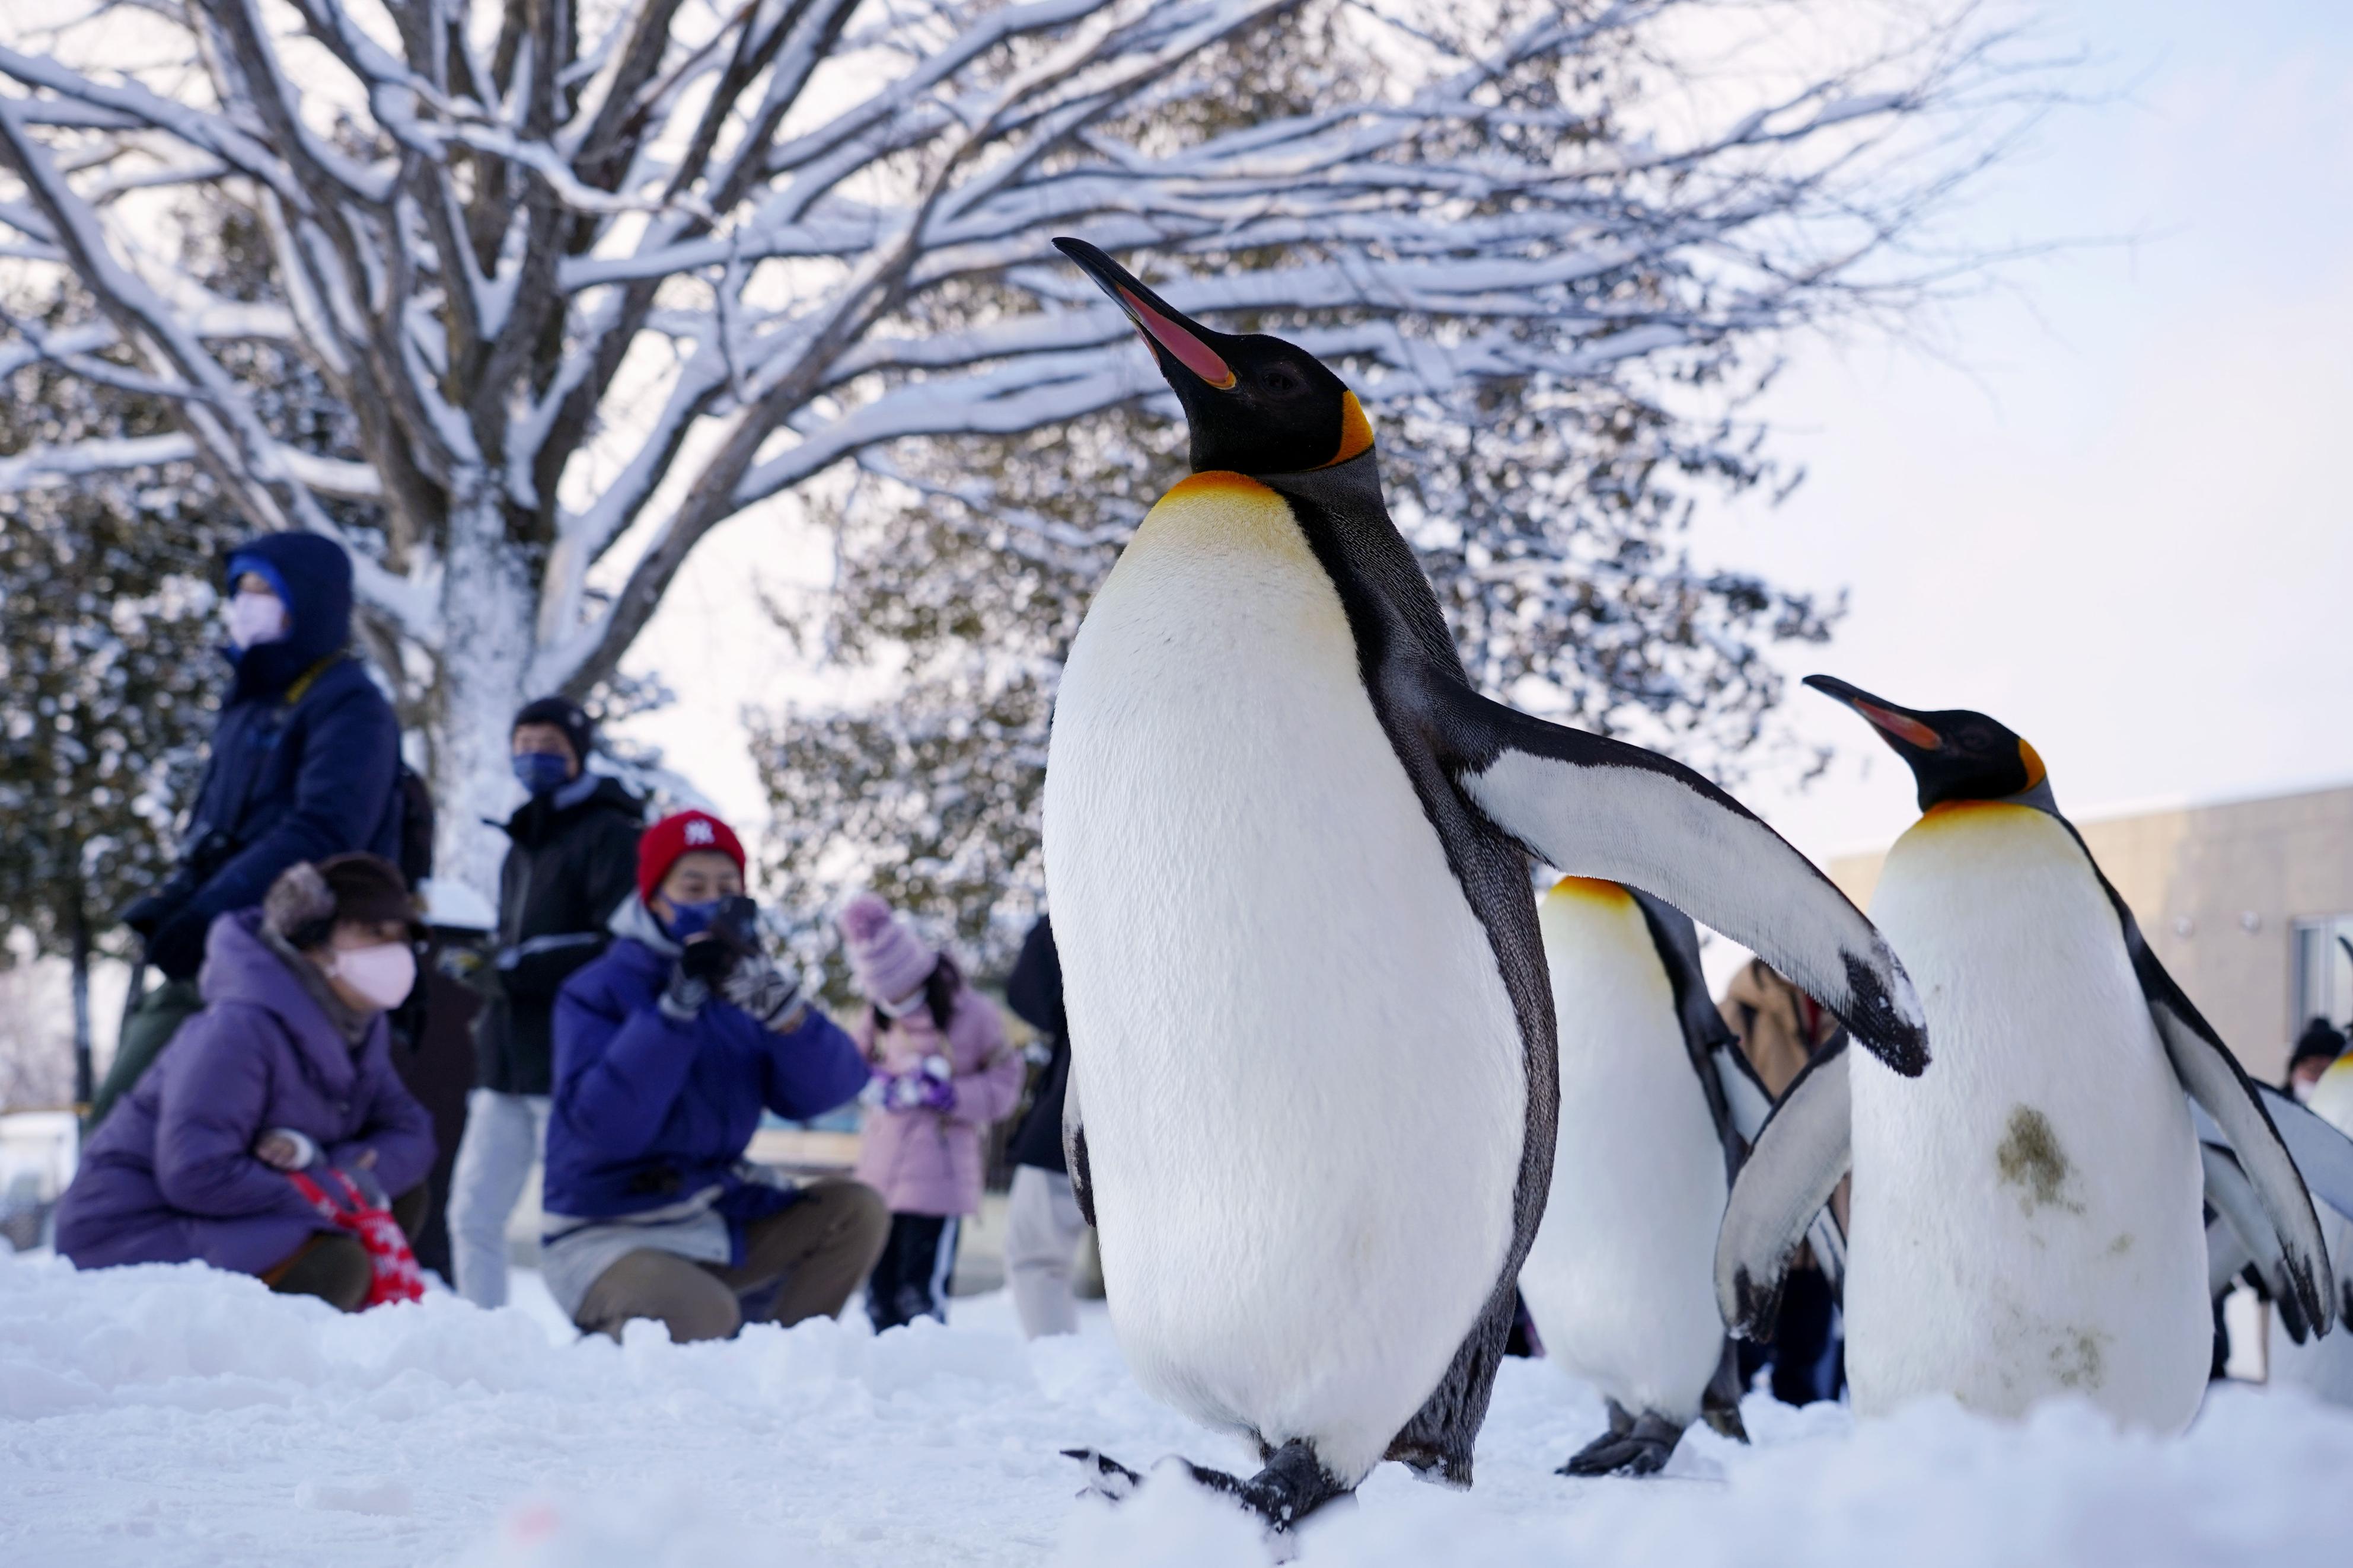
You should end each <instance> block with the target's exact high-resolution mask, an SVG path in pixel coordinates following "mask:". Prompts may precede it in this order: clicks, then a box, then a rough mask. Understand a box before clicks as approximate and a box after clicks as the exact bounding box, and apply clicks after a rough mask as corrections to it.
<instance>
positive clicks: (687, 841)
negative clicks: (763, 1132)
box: [540, 811, 889, 1343]
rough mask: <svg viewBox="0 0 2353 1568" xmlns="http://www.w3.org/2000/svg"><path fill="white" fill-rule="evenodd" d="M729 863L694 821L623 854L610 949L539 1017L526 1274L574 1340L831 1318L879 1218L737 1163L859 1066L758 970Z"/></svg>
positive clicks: (834, 1191)
mask: <svg viewBox="0 0 2353 1568" xmlns="http://www.w3.org/2000/svg"><path fill="white" fill-rule="evenodd" d="M743 893H744V847H743V845H742V844H741V843H740V842H739V841H738V840H737V839H736V837H735V835H734V834H733V832H731V831H730V830H729V829H728V826H727V825H726V824H725V823H723V822H721V821H720V820H719V819H718V818H717V817H714V816H710V815H709V814H707V813H704V812H700V811H687V812H681V813H679V814H677V815H676V816H668V817H664V818H663V819H662V820H661V821H659V822H657V823H656V824H654V825H653V826H651V827H649V828H648V829H646V831H645V834H644V836H643V837H641V838H640V839H639V840H638V892H637V896H636V897H634V898H631V899H628V900H624V901H623V902H622V904H621V907H620V909H619V910H617V911H616V912H615V913H614V916H613V919H612V922H611V924H612V931H613V933H614V938H615V940H614V942H613V945H612V946H611V947H609V948H607V950H606V952H605V955H604V956H603V957H601V958H599V959H596V961H594V962H593V963H588V964H586V965H584V966H583V967H581V968H580V969H577V970H575V971H574V972H573V973H572V976H571V978H570V979H568V980H566V981H565V983H564V988H563V989H562V990H561V991H560V992H558V993H557V994H556V1000H555V1084H554V1089H555V1092H554V1105H553V1107H552V1110H551V1112H550V1114H549V1117H548V1122H547V1183H546V1193H545V1200H544V1205H543V1206H544V1210H545V1215H546V1226H547V1228H546V1230H545V1231H544V1232H543V1235H542V1237H541V1247H540V1267H541V1270H542V1276H543V1279H545V1281H546V1284H547V1289H548V1293H549V1294H550V1295H551V1296H553V1297H554V1299H555V1303H556V1305H557V1306H559V1307H561V1308H563V1309H564V1310H565V1312H567V1313H569V1314H570V1316H571V1318H572V1321H574V1322H575V1323H576V1324H578V1325H579V1326H580V1327H581V1328H583V1329H586V1330H588V1331H592V1332H601V1333H607V1334H610V1335H613V1336H614V1337H616V1338H618V1337H619V1335H620V1333H621V1330H622V1327H623V1325H624V1324H626V1323H628V1322H629V1321H631V1320H633V1319H639V1318H650V1319H654V1320H657V1321H660V1322H661V1323H663V1324H664V1325H666V1326H667V1327H668V1328H669V1330H670V1338H671V1339H672V1340H673V1341H675V1342H681V1343H683V1342H688V1341H692V1340H712V1339H724V1338H727V1337H729V1336H731V1335H733V1333H734V1332H735V1331H737V1330H738V1329H740V1328H741V1327H743V1325H744V1323H745V1322H757V1321H769V1322H777V1323H786V1324H790V1323H795V1322H798V1321H801V1320H802V1319H805V1318H811V1317H819V1316H824V1317H831V1316H832V1315H834V1314H835V1313H837V1312H839V1311H840V1310H841V1308H842V1304H843V1303H844V1302H845V1301H847V1300H849V1293H850V1292H851V1291H852V1290H854V1289H857V1286H858V1282H859V1281H860V1279H864V1278H865V1276H866V1271H867V1270H868V1269H869V1268H871V1267H873V1264H874V1258H875V1255H876V1254H877V1253H878V1252H879V1251H881V1246H882V1238H883V1236H884V1233H885V1231H886V1230H887V1229H888V1226H889V1218H888V1215H886V1214H885V1212H884V1210H883V1207H882V1201H881V1199H880V1198H879V1197H877V1196H876V1195H875V1194H874V1193H873V1192H872V1191H871V1189H869V1188H866V1187H864V1186H861V1185H860V1184H858V1183H856V1182H845V1181H820V1182H812V1183H810V1184H807V1186H796V1185H794V1184H791V1183H789V1182H786V1181H783V1180H781V1179H779V1178H777V1177H776V1176H775V1175H774V1174H773V1173H770V1172H767V1171H765V1170H764V1169H762V1168H761V1167H758V1166H755V1165H753V1164H750V1163H747V1162H746V1161H745V1160H744V1151H745V1149H746V1147H747V1146H748V1145H749V1144H750V1142H751V1141H752V1134H753V1132H754V1131H755V1130H757V1128H758V1127H759V1124H760V1114H761V1112H762V1111H763V1110H774V1111H775V1112H776V1113H777V1114H778V1115H780V1116H787V1117H794V1118H798V1119H807V1118H808V1117H812V1116H819V1115H822V1114H824V1113H825V1112H826V1111H828V1110H832V1109H833V1108H834V1107H836V1106H838V1105H841V1104H843V1103H845V1102H847V1101H848V1100H850V1099H852V1098H853V1097H855V1096H856V1095H857V1093H858V1091H859V1089H860V1088H861V1087H862V1086H863V1085H864V1084H865V1082H866V1068H865V1064H864V1063H863V1062H862V1061H861V1060H860V1058H859V1055H858V1047H856V1046H855V1045H853V1044H851V1043H850V1040H849V1036H847V1035H845V1034H844V1033H842V1031H841V1030H840V1029H839V1027H837V1026H835V1025H834V1023H833V1021H832V1020H831V1019H829V1018H828V1017H826V1016H825V1015H824V1014H822V1013H820V1012H818V1010H817V1009H816V1008H814V1007H812V1006H810V1005H808V1004H807V1001H806V1000H805V999H804V998H803V997H802V995H801V994H800V988H799V986H798V985H797V984H796V983H795V982H793V981H792V980H790V979H788V978H787V977H786V976H785V975H784V974H783V973H780V972H779V971H778V970H777V968H776V965H775V963H772V962H771V961H770V960H769V959H768V958H766V957H765V955H764V954H762V953H761V952H760V951H759V948H758V943H757V942H756V940H755V935H754V928H753V921H752V918H751V917H752V916H753V914H754V909H753V906H752V903H751V900H748V899H746V898H744V896H743Z"/></svg>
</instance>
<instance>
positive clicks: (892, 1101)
mask: <svg viewBox="0 0 2353 1568" xmlns="http://www.w3.org/2000/svg"><path fill="white" fill-rule="evenodd" d="M840 925H841V934H842V938H843V943H844V946H845V947H846V948H847V950H848V952H849V967H850V972H851V973H852V974H853V975H854V976H855V977H856V979H857V982H858V987H859V989H860V991H861V992H863V993H864V994H865V995H866V997H867V1000H868V1001H869V1002H871V1004H872V1005H871V1006H870V1007H869V1008H868V1009H867V1010H866V1012H865V1014H864V1015H863V1016H860V1019H859V1020H858V1024H857V1026H856V1028H855V1030H854V1031H853V1033H854V1034H855V1035H856V1037H857V1039H858V1046H859V1049H860V1050H861V1051H862V1052H864V1053H865V1056H866V1060H867V1063H868V1065H869V1067H870V1068H871V1071H872V1074H873V1077H872V1078H871V1079H870V1080H869V1082H868V1084H867V1089H866V1095H865V1099H866V1106H867V1110H866V1120H865V1124H864V1127H863V1129H862V1135H861V1138H860V1148H859V1155H858V1179H859V1180H860V1181H861V1182H863V1183H865V1184H867V1185H868V1186H871V1187H872V1188H873V1189H874V1190H875V1191H877V1192H879V1193H881V1194H882V1201H883V1202H884V1203H886V1204H888V1205H890V1206H891V1237H890V1240H889V1241H888V1242H886V1243H885V1244H884V1246H883V1248H882V1257H881V1260H880V1261H878V1262H877V1263H876V1264H875V1265H874V1272H873V1274H872V1276H871V1278H870V1279H868V1281H867V1286H866V1313H867V1316H869V1317H870V1318H871V1319H873V1320H874V1327H875V1328H876V1329H877V1330H878V1331H880V1330H882V1329H892V1328H897V1327H899V1326H900V1325H902V1324H904V1323H911V1322H913V1321H915V1320H916V1319H917V1318H926V1317H928V1318H936V1319H938V1320H939V1321H942V1322H945V1321H947V1284H948V1273H949V1270H950V1269H951V1268H954V1267H955V1248H956V1231H957V1228H958V1221H959V1220H960V1219H961V1218H962V1217H963V1216H964V1215H969V1214H975V1213H977V1212H978V1211H979V1208H980V1179H981V1152H980V1135H981V1131H982V1130H983V1129H985V1128H987V1126H988V1124H989V1123H991V1122H993V1121H997V1120H999V1119H1000V1118H1002V1117H1005V1116H1008V1115H1009V1114H1011V1112H1012V1110H1013V1104H1014V1101H1015V1100H1018V1099H1019V1098H1020V1095H1021V1057H1020V1054H1019V1053H1018V1052H1017V1051H1015V1050H1013V1049H1012V1048H1011V1047H1008V1045H1007V1044H1006V1040H1005V1025H1004V1021H1003V1020H1002V1019H1000V1018H999V1017H998V1016H997V1008H996V1005H994V1004H992V1003H991V1002H990V1001H989V1000H988V998H987V997H986V996H983V995H982V994H980V993H979V992H977V991H976V990H974V989H973V987H972V985H971V984H970V983H969V982H967V981H966V980H965V977H964V973H963V971H961V970H960V969H958V968H957V967H956V963H955V960H954V959H952V958H950V957H949V956H948V955H947V954H946V953H944V952H935V951H934V950H933V949H932V948H930V947H927V946H925V945H924V944H923V942H921V941H920V940H919V939H918V938H917V937H916V936H915V934H914V932H913V931H910V930H909V929H908V928H907V924H906V922H905V921H902V920H901V919H899V918H898V916H896V915H894V914H892V912H891V906H890V905H889V904H887V903H885V902H884V901H883V900H881V899H880V898H877V897H876V896H875V895H873V894H872V893H861V894H860V895H859V896H858V897H857V898H855V899H852V900H850V901H849V904H848V905H847V906H846V907H845V908H844V909H843V910H842V911H841V920H840Z"/></svg>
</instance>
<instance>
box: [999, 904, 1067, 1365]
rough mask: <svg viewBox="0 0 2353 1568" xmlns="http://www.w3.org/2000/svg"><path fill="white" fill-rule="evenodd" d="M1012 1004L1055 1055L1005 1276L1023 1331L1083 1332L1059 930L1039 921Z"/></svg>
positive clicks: (1016, 1153)
mask: <svg viewBox="0 0 2353 1568" xmlns="http://www.w3.org/2000/svg"><path fill="white" fill-rule="evenodd" d="M1005 1000H1006V1002H1007V1004H1008V1005H1010V1006H1011V1007H1012V1009H1013V1010H1014V1012H1016V1013H1018V1015H1020V1016H1021V1019H1022V1021H1023V1022H1025V1023H1027V1024H1028V1025H1029V1026H1030V1027H1031V1028H1033V1029H1035V1030H1037V1031H1038V1032H1039V1034H1040V1035H1042V1036H1044V1037H1045V1038H1046V1041H1047V1044H1048V1046H1049V1047H1050V1048H1051V1049H1052V1051H1053V1055H1052V1056H1051V1057H1050V1058H1048V1060H1047V1063H1046V1070H1045V1071H1044V1072H1043V1073H1042V1074H1040V1075H1039V1079H1038V1093H1037V1096H1036V1098H1035V1099H1033V1100H1031V1101H1030V1103H1029V1114H1028V1115H1026V1116H1024V1117H1023V1118H1022V1119H1021V1125H1020V1126H1019V1127H1018V1128H1017V1129H1016V1130H1015V1131H1014V1133H1013V1142H1012V1144H1011V1145H1010V1147H1009V1148H1008V1153H1009V1154H1010V1155H1011V1156H1012V1159H1013V1166H1014V1169H1013V1194H1012V1199H1011V1203H1010V1206H1009V1210H1008V1215H1007V1229H1006V1237H1005V1272H1006V1277H1007V1279H1008V1281H1009V1282H1010V1283H1011V1285H1012V1287H1013V1307H1014V1310H1015V1311H1016V1312H1018V1313H1019V1314H1020V1318H1021V1331H1022V1332H1023V1333H1024V1334H1026V1335H1028V1336H1029V1338H1031V1339H1033V1340H1034V1339H1036V1338H1038V1337H1039V1335H1041V1334H1074V1333H1077V1332H1078V1331H1079V1304H1078V1299H1077V1297H1076V1296H1074V1295H1073V1294H1072V1293H1071V1255H1072V1254H1073V1253H1074V1252H1076V1251H1077V1249H1078V1245H1079V1241H1080V1239H1081V1238H1082V1237H1084V1236H1085V1235H1086V1230H1087V1222H1086V1219H1085V1216H1083V1215H1081V1214H1080V1213H1079V1200H1078V1196H1077V1194H1075V1193H1074V1192H1073V1191H1072V1190H1071V1173H1070V1167H1069V1165H1068V1164H1067V1163H1065V1162H1064V1158H1063V1154H1062V1096H1063V1094H1064V1092H1065V1090H1066V1089H1067V1088H1068V1086H1069V1083H1070V1077H1071V1024H1070V1019H1069V1017H1068V1016H1066V1015H1065V1014H1064V1013H1063V1011H1062V961H1061V957H1060V954H1058V953H1057V952H1055V951H1054V929H1053V927H1052V925H1051V924H1050V923H1049V921H1048V920H1047V917H1045V916H1043V915H1040V916H1039V917H1038V923H1037V924H1036V925H1034V926H1031V927H1030V928H1029V935H1028V936H1027V937H1025V938H1024V939H1023V940H1022V942H1021V956H1020V957H1019V958H1018V959H1016V960H1014V963H1013V973H1012V974H1011V975H1009V976H1008V977H1007V979H1006V982H1005Z"/></svg>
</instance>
